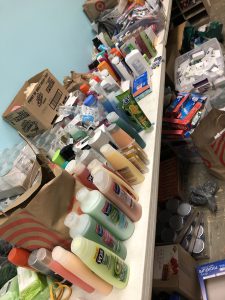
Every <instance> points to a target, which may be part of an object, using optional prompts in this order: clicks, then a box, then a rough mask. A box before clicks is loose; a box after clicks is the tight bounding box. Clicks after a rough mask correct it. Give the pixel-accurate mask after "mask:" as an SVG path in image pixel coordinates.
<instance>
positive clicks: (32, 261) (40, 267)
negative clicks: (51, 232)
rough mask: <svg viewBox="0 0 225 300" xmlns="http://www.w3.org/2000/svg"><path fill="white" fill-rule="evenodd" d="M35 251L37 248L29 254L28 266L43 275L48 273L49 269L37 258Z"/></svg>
mask: <svg viewBox="0 0 225 300" xmlns="http://www.w3.org/2000/svg"><path fill="white" fill-rule="evenodd" d="M37 252H38V250H34V251H33V252H32V253H31V254H30V256H29V259H28V264H29V266H30V267H32V268H34V269H35V270H37V271H39V272H41V273H43V274H45V275H48V274H50V273H51V270H50V269H49V268H48V267H46V266H45V265H44V264H43V263H42V262H40V261H39V260H38V258H37Z"/></svg>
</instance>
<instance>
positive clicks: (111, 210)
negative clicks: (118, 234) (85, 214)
mask: <svg viewBox="0 0 225 300" xmlns="http://www.w3.org/2000/svg"><path fill="white" fill-rule="evenodd" d="M102 212H103V214H104V215H106V216H107V217H109V218H110V221H111V222H112V223H113V224H115V225H118V226H119V227H120V229H124V228H127V227H128V221H127V217H126V216H125V215H124V214H123V213H122V212H121V211H119V210H118V208H116V207H115V206H113V205H112V204H111V203H109V202H108V201H106V202H105V205H104V207H103V208H102Z"/></svg>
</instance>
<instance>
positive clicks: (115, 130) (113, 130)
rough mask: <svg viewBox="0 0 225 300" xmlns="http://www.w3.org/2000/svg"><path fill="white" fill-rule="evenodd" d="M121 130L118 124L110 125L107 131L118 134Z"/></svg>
mask: <svg viewBox="0 0 225 300" xmlns="http://www.w3.org/2000/svg"><path fill="white" fill-rule="evenodd" d="M119 129H120V127H119V126H117V125H116V124H111V125H109V127H107V131H108V132H109V133H114V132H117V130H119Z"/></svg>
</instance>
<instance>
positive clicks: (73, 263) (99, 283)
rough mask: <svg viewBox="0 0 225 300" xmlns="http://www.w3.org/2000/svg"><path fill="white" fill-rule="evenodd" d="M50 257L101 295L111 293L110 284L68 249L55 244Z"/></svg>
mask: <svg viewBox="0 0 225 300" xmlns="http://www.w3.org/2000/svg"><path fill="white" fill-rule="evenodd" d="M52 259H53V260H54V261H56V262H58V263H59V264H60V265H61V266H63V267H64V268H66V269H67V270H68V271H69V272H70V273H72V274H76V276H79V278H80V279H81V280H82V281H84V282H86V283H87V284H88V285H90V286H92V288H93V287H94V288H93V290H94V289H95V290H96V291H98V292H99V293H101V294H103V295H108V294H110V293H111V291H112V285H111V284H109V283H107V282H105V280H103V279H102V278H100V277H99V276H97V275H96V274H95V273H93V272H91V270H90V269H89V268H88V267H87V265H86V264H85V263H83V262H82V260H81V259H80V258H79V257H78V256H76V255H74V254H73V253H71V252H70V251H67V250H66V249H64V248H62V247H60V246H56V247H55V248H54V249H53V251H52Z"/></svg>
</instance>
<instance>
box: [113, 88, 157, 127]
mask: <svg viewBox="0 0 225 300" xmlns="http://www.w3.org/2000/svg"><path fill="white" fill-rule="evenodd" d="M116 98H117V99H118V100H119V101H120V103H121V104H122V108H123V109H124V110H125V111H127V112H129V114H130V115H131V116H132V117H133V118H134V120H135V121H136V122H137V123H138V124H139V125H140V126H141V127H142V128H143V129H144V130H146V129H149V128H150V127H151V122H150V121H149V119H148V118H147V117H146V115H145V114H144V112H143V111H142V109H141V108H140V106H139V105H138V104H137V102H136V101H135V99H134V97H133V96H132V94H131V91H130V90H128V91H126V92H124V93H122V94H120V95H118V96H116Z"/></svg>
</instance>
